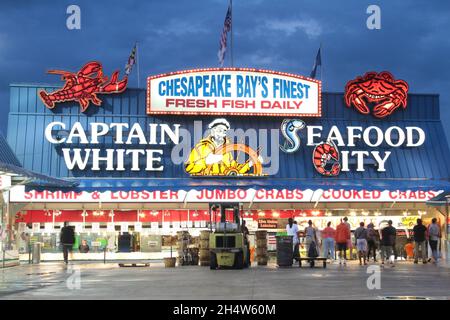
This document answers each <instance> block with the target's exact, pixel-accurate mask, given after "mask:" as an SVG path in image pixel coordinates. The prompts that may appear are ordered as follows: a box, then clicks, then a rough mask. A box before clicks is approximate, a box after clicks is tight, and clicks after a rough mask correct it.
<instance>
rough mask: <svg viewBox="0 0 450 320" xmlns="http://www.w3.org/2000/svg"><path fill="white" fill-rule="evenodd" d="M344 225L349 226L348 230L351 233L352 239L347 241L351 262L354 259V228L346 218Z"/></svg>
mask: <svg viewBox="0 0 450 320" xmlns="http://www.w3.org/2000/svg"><path fill="white" fill-rule="evenodd" d="M344 223H345V225H346V226H347V228H348V230H349V231H350V237H349V238H348V240H347V249H348V250H350V257H349V260H352V259H353V244H352V239H351V235H352V226H351V225H350V223H349V222H348V218H347V217H344Z"/></svg>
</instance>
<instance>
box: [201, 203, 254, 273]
mask: <svg viewBox="0 0 450 320" xmlns="http://www.w3.org/2000/svg"><path fill="white" fill-rule="evenodd" d="M230 210H232V213H233V220H232V221H227V211H230ZM209 212H210V228H211V234H210V237H209V251H210V259H211V263H210V269H211V270H216V269H218V268H230V269H243V268H248V267H250V248H249V243H248V239H247V238H246V236H245V235H244V233H243V232H242V230H241V217H240V212H241V210H240V208H239V203H213V204H210V205H209ZM218 212H220V222H217V221H216V216H217V213H218ZM213 215H214V221H213V219H212V216H213ZM213 224H214V225H215V230H214V232H213V230H212V226H213Z"/></svg>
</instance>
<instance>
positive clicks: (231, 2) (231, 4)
mask: <svg viewBox="0 0 450 320" xmlns="http://www.w3.org/2000/svg"><path fill="white" fill-rule="evenodd" d="M230 8H231V30H230V31H231V67H234V57H233V0H230Z"/></svg>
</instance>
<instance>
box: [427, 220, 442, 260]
mask: <svg viewBox="0 0 450 320" xmlns="http://www.w3.org/2000/svg"><path fill="white" fill-rule="evenodd" d="M428 237H429V241H430V247H431V253H432V255H433V263H434V264H437V263H438V260H439V256H438V243H439V240H440V239H441V228H440V227H439V225H438V224H437V219H436V218H433V219H431V224H430V225H429V226H428Z"/></svg>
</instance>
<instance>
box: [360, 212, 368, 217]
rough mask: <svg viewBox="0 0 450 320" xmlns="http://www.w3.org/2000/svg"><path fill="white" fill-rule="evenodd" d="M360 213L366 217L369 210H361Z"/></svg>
mask: <svg viewBox="0 0 450 320" xmlns="http://www.w3.org/2000/svg"><path fill="white" fill-rule="evenodd" d="M361 214H362V215H363V216H365V217H367V216H368V215H369V211H362V212H361Z"/></svg>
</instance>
